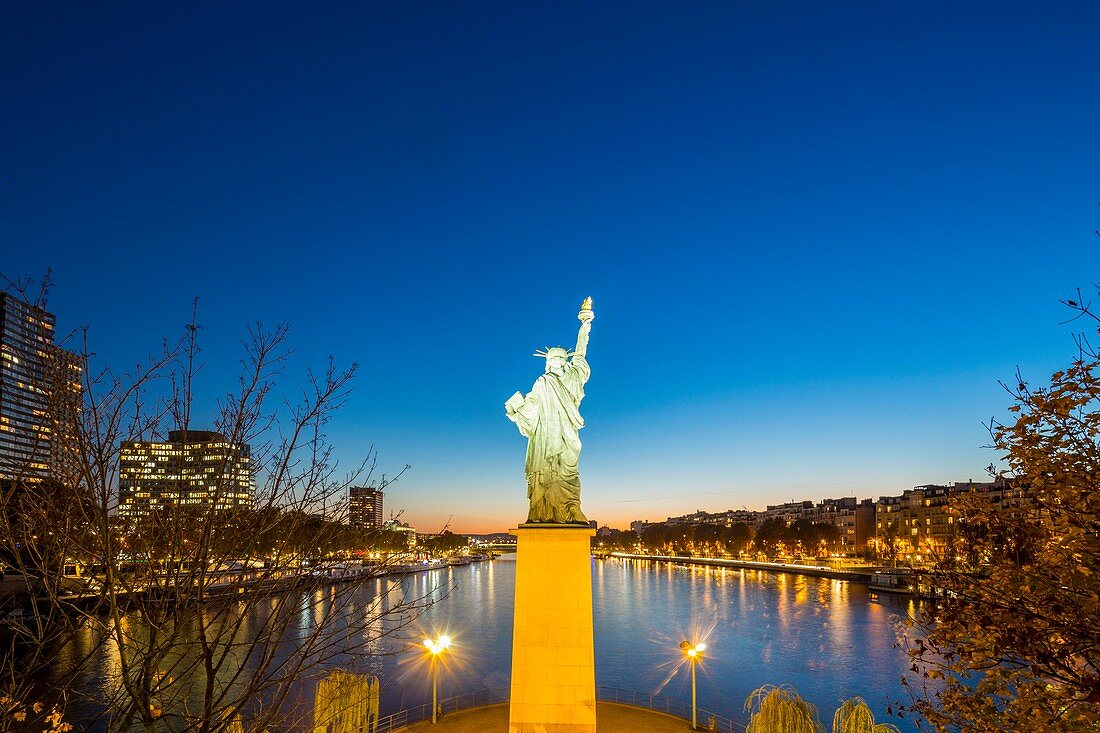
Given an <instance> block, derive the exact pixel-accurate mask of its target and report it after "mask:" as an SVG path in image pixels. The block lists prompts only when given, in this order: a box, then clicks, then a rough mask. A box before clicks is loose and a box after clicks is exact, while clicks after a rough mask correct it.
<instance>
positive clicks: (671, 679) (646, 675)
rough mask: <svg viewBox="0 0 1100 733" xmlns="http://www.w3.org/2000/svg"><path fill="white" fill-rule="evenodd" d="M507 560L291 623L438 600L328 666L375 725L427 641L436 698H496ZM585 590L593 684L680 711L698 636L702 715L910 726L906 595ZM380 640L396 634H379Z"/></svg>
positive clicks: (704, 579) (844, 590) (634, 565)
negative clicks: (491, 694)
mask: <svg viewBox="0 0 1100 733" xmlns="http://www.w3.org/2000/svg"><path fill="white" fill-rule="evenodd" d="M514 558H515V556H514V555H505V556H503V557H501V558H499V559H497V560H496V561H495V562H492V563H479V564H474V565H470V566H466V567H456V568H444V569H440V570H435V571H430V572H426V573H420V574H416V575H408V576H404V577H400V578H384V579H376V580H372V581H370V582H367V583H364V584H363V586H362V587H361V588H360V589H359V590H358V591H357V593H356V595H355V597H354V598H353V599H352V602H351V603H350V604H347V605H344V606H340V607H339V608H338V611H335V612H334V610H333V608H332V605H331V604H330V603H328V600H329V594H330V593H331V590H328V591H326V590H321V591H317V592H316V594H315V596H314V597H312V598H306V597H303V598H301V599H298V603H299V604H300V605H298V607H297V608H296V611H295V612H296V613H297V614H298V619H299V621H300V622H301V624H302V626H306V625H313V624H317V623H323V622H327V623H337V624H342V623H346V619H347V618H348V615H349V614H356V615H367V616H369V615H371V614H372V611H374V610H375V609H377V608H379V607H380V608H383V609H389V608H392V607H394V606H395V605H397V604H398V603H400V602H401V601H402V600H410V599H415V598H431V599H432V600H434V601H435V602H436V603H435V605H434V606H433V607H432V608H430V609H429V610H428V611H426V612H425V613H423V614H421V616H420V617H419V618H417V619H415V620H413V621H411V622H410V623H407V624H406V625H404V626H400V625H399V624H395V623H394V622H393V621H392V620H387V621H385V622H383V621H381V620H378V621H376V622H374V623H373V624H372V625H371V626H370V628H369V629H368V630H367V631H366V633H367V634H368V636H369V640H370V643H369V646H368V649H369V650H370V652H371V654H372V655H373V656H366V655H359V656H357V657H355V658H351V657H349V658H347V659H343V660H337V661H338V662H340V663H341V665H342V666H344V667H346V668H348V669H351V670H353V671H356V672H365V673H370V674H376V675H378V676H379V678H380V679H381V681H382V701H381V702H382V714H383V715H386V714H389V713H391V712H395V711H397V710H400V709H402V708H405V707H411V706H414V705H420V704H422V703H425V702H427V701H429V700H430V699H431V687H430V678H429V674H428V667H427V660H426V655H425V654H424V652H423V647H422V646H420V644H421V642H422V640H423V639H424V638H425V637H428V636H431V637H433V638H434V637H437V636H438V635H439V634H444V633H445V634H448V635H449V636H451V638H452V639H453V646H452V647H451V648H450V649H448V651H447V653H445V654H444V655H443V657H442V663H443V665H444V667H443V669H442V673H441V675H440V695H441V696H442V697H448V696H451V695H455V694H459V693H462V692H469V691H475V690H481V689H485V688H494V689H498V690H507V689H508V685H509V675H510V665H511V644H512V610H513V603H514V598H513V593H514V588H515V561H514ZM592 580H593V611H594V615H595V618H594V622H595V640H596V650H595V651H596V683H597V684H598V685H603V686H607V687H616V688H621V689H625V690H633V691H638V692H644V693H659V694H661V695H663V696H668V697H671V698H674V699H677V700H679V701H682V702H685V703H686V702H687V701H688V700H690V694H691V688H690V676H689V674H687V669H686V666H685V664H684V658H683V656H682V653H681V652H680V650H679V647H678V645H679V643H680V641H681V640H684V639H687V640H690V641H701V640H705V641H706V643H707V650H706V658H705V660H704V661H703V662H702V663H701V664H700V666H699V668H698V685H699V690H698V694H699V705H700V707H702V708H706V709H708V710H711V711H713V712H717V713H720V714H723V715H726V716H728V717H731V718H733V719H735V720H739V721H741V722H745V721H744V715H743V713H742V712H741V710H742V706H743V704H744V701H745V698H746V697H747V696H748V695H749V693H750V692H751V691H752V690H753V689H754V688H756V687H759V686H760V685H763V684H765V683H771V684H790V685H792V686H794V687H795V688H796V689H797V690H798V692H799V693H800V694H801V695H802V696H803V697H804V698H806V699H808V700H809V701H811V702H813V703H814V704H816V705H817V706H818V708H819V710H820V712H821V716H822V718H823V719H824V720H825V721H826V722H828V721H829V720H831V717H832V712H833V710H834V709H835V708H836V707H837V705H838V704H839V702H840V701H841V700H842V699H844V698H847V697H851V696H853V695H859V696H861V697H863V698H864V699H865V700H867V702H868V703H869V704H870V705H871V707H872V710H874V711H875V714H876V718H878V719H880V720H883V721H890V722H894V723H896V724H897V725H898V726H899V727H900V728H901V729H902V730H903V731H906V732H908V731H912V730H915V729H914V728H913V727H912V726H911V725H909V721H906V720H897V719H892V718H887V717H886V715H885V709H886V706H887V705H890V704H893V703H896V702H897V701H899V700H902V699H904V696H905V693H904V691H903V689H902V688H901V685H900V683H899V678H900V676H901V674H902V673H903V672H904V671H905V670H906V668H907V660H906V656H905V654H904V653H903V652H902V651H901V650H900V649H897V648H895V647H894V644H895V641H896V638H897V635H898V633H899V630H900V628H901V625H902V622H903V621H904V619H905V616H906V614H907V613H910V612H915V610H916V606H915V604H913V603H912V602H911V601H909V600H908V599H902V598H893V597H884V598H882V599H881V601H879V602H872V601H870V600H869V598H868V593H867V589H866V588H865V587H864V586H862V585H859V584H850V583H847V582H843V581H838V580H831V579H827V578H813V577H807V576H800V575H788V574H782V573H768V572H763V571H755V570H736V569H731V568H711V567H701V566H681V565H671V564H667V563H662V564H656V563H650V562H647V561H623V560H603V561H593V576H592ZM547 582H548V583H553V579H552V578H548V579H547ZM360 617H361V616H360ZM249 621H250V622H251V623H252V625H253V627H254V628H259V627H260V626H262V624H263V618H261V617H260V616H259V614H257V617H256V618H253V619H249ZM123 623H124V624H130V622H129V620H128V619H124V621H123ZM395 627H397V628H395ZM383 632H390V633H392V634H396V635H395V636H388V637H386V638H382V635H383ZM298 633H303V632H302V631H299V632H298ZM87 643H89V642H88V640H80V639H78V640H77V641H76V642H75V643H74V646H73V648H71V649H66V650H62V652H61V654H62V656H61V657H59V660H63V659H65V658H69V659H72V658H76V657H77V656H78V655H79V654H80V651H81V649H80V646H81V645H82V644H83V645H86V644H87ZM288 643H294V640H293V639H291V640H288ZM99 654H100V657H99V659H97V660H96V662H97V664H96V665H95V668H96V671H97V672H98V674H95V675H94V676H91V677H89V678H87V679H86V680H85V682H86V683H87V684H89V685H91V686H92V687H95V686H96V685H100V686H101V685H102V684H103V682H102V680H103V675H104V673H107V674H109V673H111V672H114V673H117V671H118V665H119V657H118V652H117V649H111V648H107V649H105V650H102V651H100V653H99ZM312 692H313V691H312V686H309V685H307V686H305V687H303V689H302V690H301V695H300V698H301V699H305V700H308V699H310V698H311V697H312Z"/></svg>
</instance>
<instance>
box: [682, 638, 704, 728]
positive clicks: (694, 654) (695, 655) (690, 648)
mask: <svg viewBox="0 0 1100 733" xmlns="http://www.w3.org/2000/svg"><path fill="white" fill-rule="evenodd" d="M680 648H681V649H683V650H684V654H686V655H687V658H688V664H690V665H691V729H692V730H697V729H698V727H699V723H698V719H697V717H696V714H695V665H696V664H697V663H698V662H699V660H700V659H702V658H703V651H704V650H705V649H706V648H707V645H706V644H705V643H703V642H701V641H700V642H699V643H697V644H692V643H691V642H690V641H686V640H685V641H681V642H680Z"/></svg>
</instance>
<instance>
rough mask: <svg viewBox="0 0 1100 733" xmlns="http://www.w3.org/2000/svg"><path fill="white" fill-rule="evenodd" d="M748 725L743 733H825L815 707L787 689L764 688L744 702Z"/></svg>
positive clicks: (782, 687)
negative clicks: (747, 714)
mask: <svg viewBox="0 0 1100 733" xmlns="http://www.w3.org/2000/svg"><path fill="white" fill-rule="evenodd" d="M745 710H747V711H748V712H749V715H750V717H749V724H748V726H747V727H746V728H745V733H825V726H823V725H822V724H821V719H820V718H819V717H818V715H817V707H816V706H814V705H813V703H810V702H807V701H806V700H803V699H802V698H801V697H799V695H798V693H797V692H795V691H794V690H793V689H791V688H790V687H784V686H778V687H777V686H775V685H764V686H763V687H758V688H757V689H755V690H753V691H752V693H751V694H750V695H749V696H748V698H747V699H746V700H745Z"/></svg>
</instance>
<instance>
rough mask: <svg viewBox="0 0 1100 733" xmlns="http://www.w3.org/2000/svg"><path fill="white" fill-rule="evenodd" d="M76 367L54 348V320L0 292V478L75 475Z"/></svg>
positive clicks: (78, 380) (78, 386)
mask: <svg viewBox="0 0 1100 733" xmlns="http://www.w3.org/2000/svg"><path fill="white" fill-rule="evenodd" d="M80 393H81V366H80V360H79V359H78V358H77V357H76V355H75V354H70V353H69V352H67V351H65V350H63V349H61V348H59V347H57V346H56V345H54V317H53V314H51V313H47V312H46V311H45V310H43V309H42V308H39V307H37V306H34V305H30V304H29V303H25V302H23V301H22V300H19V299H18V298H16V297H15V296H13V295H11V294H10V293H0V479H4V480H30V481H40V480H43V479H48V478H54V479H63V480H69V479H70V478H71V476H72V475H74V474H75V472H76V466H75V463H76V461H77V460H78V455H77V453H76V440H75V437H76V436H75V433H76V427H77V425H76V420H77V419H78V415H79V410H80Z"/></svg>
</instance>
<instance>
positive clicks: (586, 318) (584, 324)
mask: <svg viewBox="0 0 1100 733" xmlns="http://www.w3.org/2000/svg"><path fill="white" fill-rule="evenodd" d="M595 317H596V314H595V313H593V312H592V296H591V295H590V296H588V297H587V298H585V299H584V302H583V303H581V312H580V313H578V314H577V318H579V319H580V321H581V330H580V331H579V332H578V333H577V348H575V349H573V353H574V354H576V355H578V356H580V357H581V358H582V359H586V358H587V354H588V332H589V331H591V330H592V320H593V319H594V318H595Z"/></svg>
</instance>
